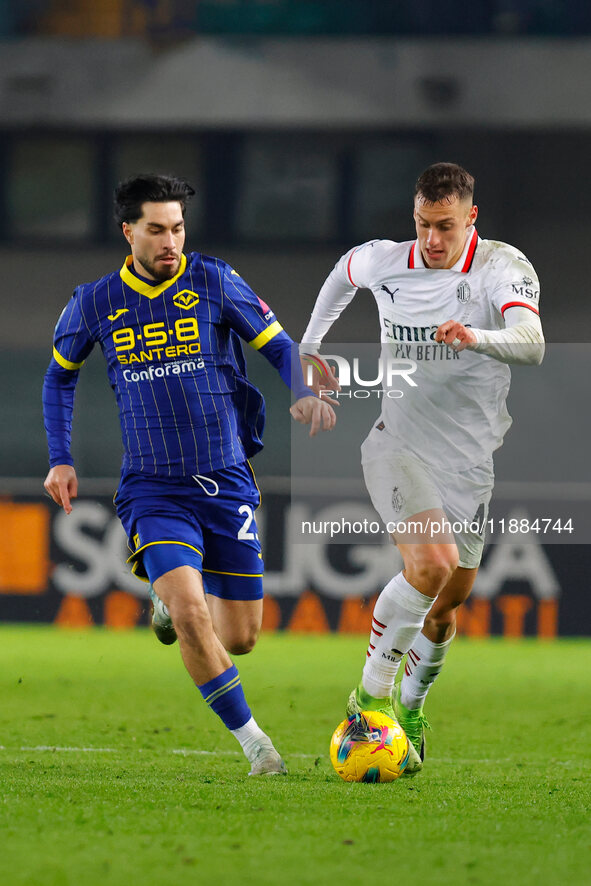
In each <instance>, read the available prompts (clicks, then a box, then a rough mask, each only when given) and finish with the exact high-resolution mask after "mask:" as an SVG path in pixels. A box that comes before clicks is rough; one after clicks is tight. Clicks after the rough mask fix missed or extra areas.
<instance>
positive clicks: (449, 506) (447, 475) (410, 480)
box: [361, 421, 494, 569]
mask: <svg viewBox="0 0 591 886" xmlns="http://www.w3.org/2000/svg"><path fill="white" fill-rule="evenodd" d="M361 464H362V466H363V474H364V477H365V485H366V486H367V491H368V492H369V495H370V498H371V501H372V504H373V506H374V508H375V509H376V511H377V512H378V514H379V515H380V517H381V518H382V520H383V521H384V523H385V524H386V528H387V529H388V531H389V532H391V531H393V529H394V528H395V526H396V524H397V523H402V522H404V521H406V520H408V519H409V518H410V517H412V516H414V515H415V514H419V513H421V511H427V510H431V509H434V508H438V509H441V510H443V511H444V513H445V514H446V516H447V518H448V520H449V523H450V524H451V530H452V532H453V535H454V538H455V541H456V545H457V547H458V553H459V565H460V566H463V567H464V568H466V569H473V568H475V567H477V566H479V565H480V560H481V558H482V550H483V548H484V538H485V530H486V522H487V520H488V506H489V502H490V498H491V495H492V490H493V485H494V469H493V462H492V458H491V459H490V461H489V462H488V463H487V464H485V465H476V466H474V467H470V468H468V469H467V470H466V471H454V472H453V473H452V472H449V471H446V472H443V471H440V472H437V471H436V469H435V468H434V467H432V466H430V465H428V464H426V463H425V462H424V461H422V460H421V459H420V458H418V457H417V456H416V455H414V454H413V453H412V452H410V451H409V450H405V449H401V448H400V444H399V442H398V441H397V440H396V439H395V438H394V437H393V436H392V435H391V434H390V433H389V432H388V430H387V429H386V428H385V427H384V425H383V422H381V421H380V422H378V424H377V425H375V426H374V427H373V428H372V430H371V431H370V432H369V434H368V436H367V437H366V439H365V440H364V442H363V444H362V446H361ZM434 541H435V539H434Z"/></svg>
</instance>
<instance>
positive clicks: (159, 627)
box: [149, 585, 177, 646]
mask: <svg viewBox="0 0 591 886" xmlns="http://www.w3.org/2000/svg"><path fill="white" fill-rule="evenodd" d="M149 594H150V600H151V601H152V628H153V629H154V633H155V634H156V636H157V637H158V639H159V640H160V642H161V643H164V645H165V646H171V645H172V643H174V642H175V640H176V638H177V637H176V631H175V629H174V626H173V624H172V618H171V617H170V614H169V612H168V609H167V608H166V606H165V605H164V603H163V602H162V600H161V599H160V597H159V596H158V594H157V593H156V591H155V590H154V588H153V587H152V585H150V587H149Z"/></svg>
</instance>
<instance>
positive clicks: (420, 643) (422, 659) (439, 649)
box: [400, 632, 455, 711]
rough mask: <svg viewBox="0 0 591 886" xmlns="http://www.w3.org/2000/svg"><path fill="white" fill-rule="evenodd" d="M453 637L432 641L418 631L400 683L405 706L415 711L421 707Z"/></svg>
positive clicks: (401, 697)
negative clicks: (441, 640)
mask: <svg viewBox="0 0 591 886" xmlns="http://www.w3.org/2000/svg"><path fill="white" fill-rule="evenodd" d="M454 637H455V632H454V635H453V637H450V638H449V640H445V642H444V643H433V642H432V641H431V640H429V639H428V638H427V637H425V635H424V634H423V633H420V634H419V636H418V637H417V638H416V640H415V641H414V643H413V644H412V647H411V649H409V652H408V656H407V659H406V664H405V666H404V675H403V677H402V683H401V685H400V701H401V702H402V704H403V705H404V707H405V708H408V709H409V710H411V711H416V710H417V709H418V708H422V707H423V702H424V701H425V698H426V696H427V693H428V691H429V689H430V688H431V686H432V685H433V683H434V682H435V680H436V679H437V676H438V674H439V671H440V670H441V668H442V667H443V662H444V661H445V656H446V655H447V650H448V649H449V646H450V643H451V641H452V640H453V638H454Z"/></svg>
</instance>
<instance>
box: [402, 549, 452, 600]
mask: <svg viewBox="0 0 591 886" xmlns="http://www.w3.org/2000/svg"><path fill="white" fill-rule="evenodd" d="M457 565H458V561H457V556H456V557H454V556H453V555H452V554H451V553H450V554H449V555H448V554H444V555H438V554H437V553H436V552H435V551H434V552H433V554H432V555H431V556H429V557H424V558H421V559H418V560H417V561H415V562H414V563H413V564H412V565H411V567H410V569H407V573H408V574H409V581H410V583H411V584H416V585H417V586H423V587H424V586H428V587H430V588H433V590H436V591H437V592H439V591H440V590H442V589H443V588H444V587H445V585H446V584H447V583H448V581H449V580H450V579H451V577H452V575H453V574H454V572H455V570H456V568H457Z"/></svg>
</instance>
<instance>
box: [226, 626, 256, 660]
mask: <svg viewBox="0 0 591 886" xmlns="http://www.w3.org/2000/svg"><path fill="white" fill-rule="evenodd" d="M258 638H259V635H258V631H257V633H255V634H249V635H248V636H247V637H241V638H237V639H235V640H232V641H230V642H229V643H228V644H227V645H226V650H227V651H228V652H229V653H230V655H248V653H249V652H252V650H253V649H254V647H255V646H256V642H257V640H258Z"/></svg>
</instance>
